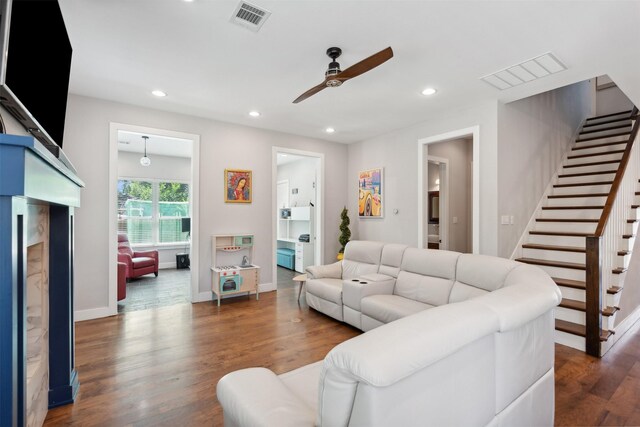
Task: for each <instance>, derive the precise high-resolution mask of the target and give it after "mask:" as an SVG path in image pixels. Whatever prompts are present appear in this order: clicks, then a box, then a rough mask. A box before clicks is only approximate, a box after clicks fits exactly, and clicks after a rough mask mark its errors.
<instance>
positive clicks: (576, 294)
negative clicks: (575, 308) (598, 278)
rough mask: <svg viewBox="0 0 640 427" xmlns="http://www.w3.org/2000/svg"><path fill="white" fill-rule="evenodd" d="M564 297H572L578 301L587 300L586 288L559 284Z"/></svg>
mask: <svg viewBox="0 0 640 427" xmlns="http://www.w3.org/2000/svg"><path fill="white" fill-rule="evenodd" d="M559 288H560V292H561V293H562V298H566V299H572V300H576V301H582V302H585V301H586V297H585V294H584V289H575V288H567V287H566V286H559Z"/></svg>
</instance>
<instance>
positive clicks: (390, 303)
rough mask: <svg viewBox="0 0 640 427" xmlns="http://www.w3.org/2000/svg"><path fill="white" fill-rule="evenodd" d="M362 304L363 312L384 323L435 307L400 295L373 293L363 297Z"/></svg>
mask: <svg viewBox="0 0 640 427" xmlns="http://www.w3.org/2000/svg"><path fill="white" fill-rule="evenodd" d="M360 305H361V308H362V314H364V315H366V316H369V317H372V318H374V319H376V320H379V321H381V322H383V323H390V322H393V321H394V320H398V319H402V318H403V317H407V316H409V315H410V314H414V313H418V312H420V311H422V310H426V309H428V308H432V307H433V305H430V304H423V303H421V302H418V301H414V300H411V299H407V298H404V297H401V296H398V295H371V296H368V297H365V298H363V299H362V301H361V302H360Z"/></svg>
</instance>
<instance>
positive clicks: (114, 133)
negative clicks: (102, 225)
mask: <svg viewBox="0 0 640 427" xmlns="http://www.w3.org/2000/svg"><path fill="white" fill-rule="evenodd" d="M119 131H125V132H139V133H148V134H152V135H158V136H165V137H169V138H179V139H187V140H191V144H192V145H191V185H190V186H189V187H190V189H189V191H190V193H191V194H190V196H191V242H190V243H191V254H190V261H191V287H190V299H191V302H192V303H194V302H199V301H204V300H208V299H211V297H210V294H209V293H208V292H207V293H206V298H205V299H203V296H204V295H199V290H198V282H199V276H200V274H199V273H200V269H199V265H200V250H199V243H200V239H199V225H200V221H199V218H200V135H196V134H192V133H185V132H177V131H172V130H167V129H158V128H151V127H147V126H139V125H132V124H125V123H116V122H110V123H109V190H108V191H109V236H110V238H109V308H108V310H109V315H116V314H118V272H117V267H118V265H117V262H118V215H117V210H118V197H117V192H118V132H119Z"/></svg>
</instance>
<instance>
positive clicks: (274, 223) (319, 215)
mask: <svg viewBox="0 0 640 427" xmlns="http://www.w3.org/2000/svg"><path fill="white" fill-rule="evenodd" d="M278 153H287V154H294V155H298V156H305V157H313V158H317V159H320V171H319V172H320V177H319V178H318V177H316V206H315V209H314V212H315V217H314V221H315V226H316V229H315V233H314V234H315V236H314V237H315V239H316V244H315V246H314V254H313V256H314V263H315V264H317V265H322V264H324V236H323V233H324V231H325V227H324V214H323V212H324V209H325V203H324V200H325V199H324V180H325V171H324V153H317V152H315V151H305V150H296V149H293V148H285V147H276V146H273V147H271V245H272V246H271V260H272V261H271V264H272V272H271V277H272V280H273V283H275V284H276V285H275V286H274V287H273V290H275V289H276V288H277V283H278V280H277V278H278V260H277V258H276V251H277V249H278V242H277V237H278V235H277V232H278V231H277V227H278V207H277V206H276V204H277V203H276V202H277V201H276V199H277V185H278V184H277V182H278Z"/></svg>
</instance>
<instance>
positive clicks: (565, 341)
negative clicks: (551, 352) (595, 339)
mask: <svg viewBox="0 0 640 427" xmlns="http://www.w3.org/2000/svg"><path fill="white" fill-rule="evenodd" d="M555 341H556V342H557V343H558V344H562V345H566V346H567V347H571V348H575V349H577V350H580V351H585V340H584V338H583V337H579V336H577V335H573V334H568V333H566V332H562V331H555Z"/></svg>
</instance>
